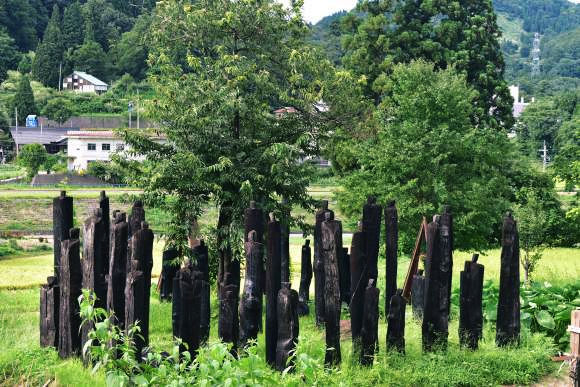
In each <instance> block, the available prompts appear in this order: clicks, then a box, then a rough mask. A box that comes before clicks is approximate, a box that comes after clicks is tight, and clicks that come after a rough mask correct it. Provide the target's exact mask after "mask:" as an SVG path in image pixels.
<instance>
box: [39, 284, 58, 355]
mask: <svg viewBox="0 0 580 387" xmlns="http://www.w3.org/2000/svg"><path fill="white" fill-rule="evenodd" d="M56 280H57V279H56V277H53V276H52V277H48V278H47V279H46V284H45V285H42V287H41V288H40V346H41V347H54V348H58V327H59V324H58V318H59V313H60V312H59V310H60V308H59V304H60V288H59V286H58V283H57V282H56Z"/></svg>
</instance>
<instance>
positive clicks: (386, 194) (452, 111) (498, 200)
mask: <svg viewBox="0 0 580 387" xmlns="http://www.w3.org/2000/svg"><path fill="white" fill-rule="evenodd" d="M390 89H391V95H390V97H389V98H387V99H385V100H384V101H383V103H382V104H381V106H380V107H379V112H378V128H377V132H376V135H375V136H374V137H373V138H371V139H369V140H367V141H361V142H360V143H358V144H353V148H354V154H355V157H356V158H357V159H358V163H359V165H360V167H359V169H358V170H356V171H355V172H353V173H352V174H350V175H348V176H346V177H345V178H344V190H342V191H340V192H339V193H338V194H337V196H338V199H339V205H340V207H341V208H342V209H343V210H344V212H346V213H347V214H348V215H349V216H351V217H355V216H356V217H357V218H358V217H359V216H360V211H361V208H362V205H363V204H364V202H365V199H366V197H367V195H371V194H372V195H376V196H377V197H378V198H379V201H380V202H381V203H383V204H384V203H386V202H387V201H388V200H390V199H394V200H396V202H397V207H398V209H399V227H400V232H399V235H400V239H401V242H400V244H401V246H403V248H404V250H405V251H408V250H409V249H410V248H411V247H412V243H413V241H414V239H415V235H416V233H417V230H418V227H419V225H420V222H421V217H422V216H428V217H430V216H431V214H433V213H436V212H438V211H440V210H441V206H443V205H445V204H449V205H451V209H452V212H453V213H454V225H455V230H456V232H455V235H456V236H457V237H456V239H455V242H454V243H455V248H456V249H466V250H480V249H484V248H486V247H487V246H488V245H489V243H490V241H493V240H494V238H495V237H496V235H497V230H498V229H499V225H498V222H499V215H498V214H501V213H502V212H503V211H504V210H505V209H506V208H507V207H508V206H509V205H508V198H509V194H510V193H509V191H508V186H509V182H508V180H507V178H506V176H505V161H504V160H505V159H508V160H509V158H511V157H514V156H513V154H512V152H511V150H510V147H509V144H508V142H507V138H506V136H505V134H503V133H501V132H497V131H494V130H489V129H487V130H486V129H483V128H474V127H473V126H472V124H471V121H470V118H471V114H472V111H473V105H472V102H471V101H473V99H474V98H475V96H476V94H475V92H474V91H473V89H471V88H469V87H468V86H467V84H466V82H465V78H464V76H462V75H457V74H456V73H455V71H454V70H453V69H448V70H444V71H435V70H434V67H433V65H432V64H428V63H425V62H422V61H418V62H412V63H411V64H410V65H397V66H395V68H394V71H393V75H392V77H391V85H390ZM355 219H356V218H355Z"/></svg>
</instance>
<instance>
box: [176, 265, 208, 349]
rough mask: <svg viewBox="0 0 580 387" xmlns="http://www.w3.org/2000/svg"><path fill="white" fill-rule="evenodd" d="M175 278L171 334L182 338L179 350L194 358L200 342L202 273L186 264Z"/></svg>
mask: <svg viewBox="0 0 580 387" xmlns="http://www.w3.org/2000/svg"><path fill="white" fill-rule="evenodd" d="M177 280H178V283H179V296H178V298H177V304H178V310H177V311H173V312H174V314H173V315H174V316H175V320H176V321H175V323H174V325H173V326H174V328H175V331H174V332H173V335H174V336H175V337H178V338H180V339H181V340H182V345H181V346H180V349H179V350H180V352H181V353H183V352H185V351H188V352H189V354H190V355H191V359H194V358H195V357H196V356H197V351H198V349H199V343H200V329H199V323H200V320H199V318H200V310H201V309H200V307H201V281H202V274H201V273H200V272H198V271H195V270H193V269H192V268H191V267H187V266H186V267H184V268H183V269H181V270H180V271H179V275H178V276H177ZM173 305H176V304H175V303H174V304H173ZM175 312H177V313H175Z"/></svg>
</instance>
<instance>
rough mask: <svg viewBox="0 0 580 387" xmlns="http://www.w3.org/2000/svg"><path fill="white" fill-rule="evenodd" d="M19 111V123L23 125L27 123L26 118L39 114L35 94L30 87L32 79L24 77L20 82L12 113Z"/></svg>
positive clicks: (13, 101)
mask: <svg viewBox="0 0 580 387" xmlns="http://www.w3.org/2000/svg"><path fill="white" fill-rule="evenodd" d="M14 109H18V123H19V124H20V125H23V124H24V123H25V122H26V116H28V115H29V114H38V109H37V108H36V103H35V102H34V93H33V92H32V87H31V86H30V79H28V76H27V75H23V76H22V77H21V78H20V81H19V82H18V89H17V90H16V94H14V98H13V100H12V109H11V110H12V111H14Z"/></svg>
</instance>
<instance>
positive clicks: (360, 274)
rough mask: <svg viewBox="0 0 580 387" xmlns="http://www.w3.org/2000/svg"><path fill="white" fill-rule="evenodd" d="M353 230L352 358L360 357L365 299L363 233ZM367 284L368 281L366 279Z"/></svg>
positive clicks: (351, 251)
mask: <svg viewBox="0 0 580 387" xmlns="http://www.w3.org/2000/svg"><path fill="white" fill-rule="evenodd" d="M360 227H361V225H360V222H359V231H357V232H355V233H354V234H353V236H352V243H351V247H350V294H351V300H350V305H349V309H350V328H351V332H352V350H353V358H355V359H356V358H360V355H361V353H362V343H361V330H362V326H363V319H364V315H363V313H364V299H365V291H366V287H365V262H366V257H365V247H366V241H365V233H364V232H362V231H360ZM366 282H367V284H368V281H366Z"/></svg>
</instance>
